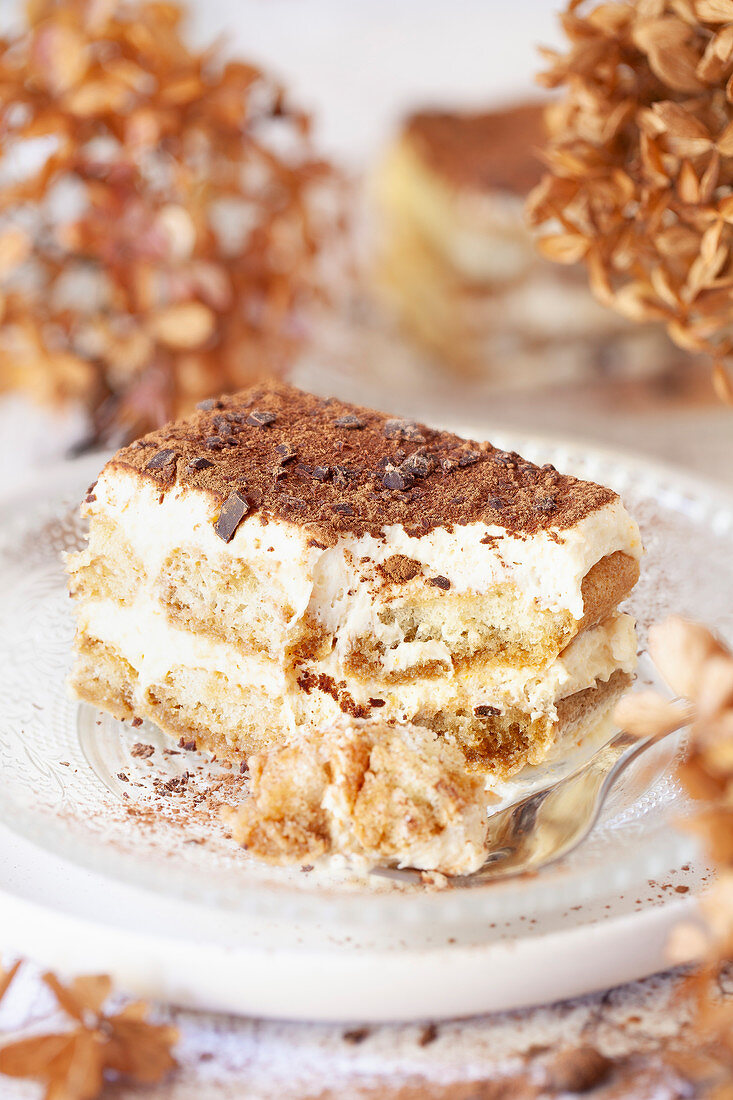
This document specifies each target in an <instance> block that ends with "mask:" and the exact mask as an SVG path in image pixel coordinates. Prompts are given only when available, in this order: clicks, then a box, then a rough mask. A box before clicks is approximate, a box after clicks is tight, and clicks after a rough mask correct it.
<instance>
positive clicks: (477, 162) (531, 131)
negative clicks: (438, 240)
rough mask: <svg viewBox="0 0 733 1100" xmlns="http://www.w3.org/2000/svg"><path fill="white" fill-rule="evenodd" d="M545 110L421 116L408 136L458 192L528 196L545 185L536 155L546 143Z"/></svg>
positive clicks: (525, 107) (534, 106)
mask: <svg viewBox="0 0 733 1100" xmlns="http://www.w3.org/2000/svg"><path fill="white" fill-rule="evenodd" d="M543 118H544V108H543V106H542V104H540V103H522V104H519V105H518V106H516V107H509V108H505V109H502V110H499V111H482V112H458V111H419V112H417V113H416V114H414V115H412V116H411V117H410V118H409V119H408V120H407V123H406V125H405V133H406V135H407V138H408V140H409V141H411V142H412V143H413V145H414V147H415V149H416V151H417V152H418V153H419V155H420V156H421V158H422V159H423V160H424V161H425V162H426V163H427V164H428V165H429V166H430V168H431V169H432V170H433V171H434V172H436V173H437V174H438V175H440V176H442V177H443V178H444V179H445V180H446V181H447V182H448V183H450V184H452V185H453V186H454V187H458V188H461V189H463V188H466V189H468V190H471V191H483V190H486V189H491V190H493V189H497V190H500V191H509V192H511V193H512V194H516V195H520V196H522V197H523V196H524V195H526V194H527V192H528V191H529V190H530V189H531V188H532V187H534V186H535V184H537V183H539V181H540V178H541V176H542V164H541V162H540V159H539V156H538V154H537V152H536V150H537V149H539V148H540V147H541V146H542V145H543V144H544V141H545V137H546V131H545V126H544V121H543Z"/></svg>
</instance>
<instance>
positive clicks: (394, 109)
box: [0, 0, 733, 483]
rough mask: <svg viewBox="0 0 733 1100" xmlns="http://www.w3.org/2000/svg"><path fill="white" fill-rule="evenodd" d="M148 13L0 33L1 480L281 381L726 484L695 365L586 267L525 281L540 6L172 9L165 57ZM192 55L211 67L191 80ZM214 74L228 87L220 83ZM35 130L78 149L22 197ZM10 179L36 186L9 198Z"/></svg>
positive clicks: (355, 0) (423, 2)
mask: <svg viewBox="0 0 733 1100" xmlns="http://www.w3.org/2000/svg"><path fill="white" fill-rule="evenodd" d="M157 8H158V9H159V10H158V12H157V15H155V17H154V18H153V17H151V16H150V6H148V7H146V6H145V5H141V4H135V3H128V4H120V5H117V4H115V3H114V2H113V0H66V2H59V3H53V2H52V0H38V2H36V3H34V4H32V5H30V7H29V8H28V9H27V8H26V6H25V5H24V4H21V3H19V2H16V0H6V2H5V3H4V4H3V5H2V6H1V8H0V33H3V34H5V35H6V36H7V37H6V43H5V51H4V63H5V66H6V70H7V68H8V66H9V68H10V71H11V80H10V86H9V85H8V81H7V80H6V81H5V82H4V83H3V86H2V90H0V96H2V99H0V105H2V109H3V117H4V123H5V129H4V140H3V144H2V148H1V150H0V291H1V292H2V295H3V306H4V312H3V315H2V320H1V321H0V440H1V442H0V468H1V469H2V471H3V472H4V473H5V474H6V476H7V474H12V476H13V478H14V480H17V479H19V478H20V479H22V478H24V477H27V476H31V475H32V473H33V471H34V470H35V469H36V468H37V467H38V466H39V465H42V464H43V463H44V462H48V461H60V460H62V459H63V458H64V457H65V456H66V455H67V454H69V452H70V451H71V452H74V451H79V450H82V449H85V448H90V447H101V448H109V447H113V446H116V445H119V443H120V442H122V441H123V440H124V439H125V438H129V437H130V436H132V435H135V434H138V433H139V432H140V431H143V430H147V429H149V428H150V427H152V426H154V424H155V423H157V422H159V421H160V420H161V419H164V418H165V417H166V416H169V415H175V414H178V413H180V412H183V411H185V410H186V409H187V408H189V407H192V405H193V404H194V403H195V401H196V400H200V399H201V398H202V397H205V396H207V395H209V394H211V393H215V392H219V391H221V390H226V389H232V388H236V386H237V385H242V384H246V382H247V381H248V380H250V378H252V377H256V376H258V375H260V374H263V373H268V372H270V371H274V372H276V373H280V374H286V375H287V376H290V377H293V378H294V379H295V380H296V381H298V382H299V383H301V384H303V385H305V386H307V387H310V388H312V389H316V390H318V391H322V392H330V393H337V394H339V396H343V397H345V398H349V399H353V400H357V401H362V402H364V403H369V404H375V405H379V406H382V407H384V408H386V409H390V410H393V411H395V412H403V413H410V414H411V415H417V416H420V417H422V418H425V419H428V420H432V421H434V422H441V423H446V424H450V425H451V426H458V427H465V428H466V430H468V431H472V432H474V433H481V434H488V435H490V434H491V432H492V431H496V430H501V429H512V430H514V429H518V430H521V431H528V432H532V433H539V434H551V435H554V436H573V437H576V438H583V439H588V440H591V441H593V442H594V443H596V444H598V443H600V444H604V445H608V446H613V447H621V448H624V449H631V450H635V451H638V452H644V453H646V454H649V455H652V456H655V457H657V458H660V459H662V460H665V461H673V462H676V463H678V464H680V465H682V466H684V467H686V468H687V469H688V470H689V471H691V472H693V473H695V472H697V473H701V474H705V475H706V476H711V477H713V478H714V479H717V480H719V481H723V482H726V483H731V481H733V473H731V470H732V468H733V462H732V461H731V458H733V442H732V439H733V432H732V431H731V412H730V410H729V409H726V408H724V407H723V406H721V405H720V403H719V402H718V401H717V399H716V398H715V396H714V394H713V390H712V386H711V385H710V379H709V366H708V364H705V363H694V362H693V361H692V360H690V359H689V358H688V357H687V356H686V355H684V354H683V353H681V352H679V351H678V350H677V349H676V348H674V347H673V346H672V345H671V344H670V343H669V341H668V340H667V337H666V335H665V334H664V333H663V332H662V331H661V330H660V329H656V328H653V327H651V326H645V327H644V328H641V327H639V326H632V325H631V324H630V323H626V322H623V321H620V320H619V319H618V318H617V317H616V316H615V315H611V314H610V313H609V312H608V311H606V310H604V309H602V308H601V307H600V306H599V305H598V304H597V303H595V301H594V300H592V298H591V296H590V293H589V291H588V290H587V284H586V279H585V272H584V270H583V269H582V268H580V267H579V266H576V267H573V266H571V267H567V266H562V267H561V266H557V265H552V264H549V263H548V262H547V261H543V260H539V259H537V258H536V254H535V251H534V248H533V244H532V239H531V237H530V234H529V232H528V230H526V228H525V226H524V222H523V214H522V210H523V203H524V200H525V198H526V194H527V192H528V190H529V189H530V187H531V186H532V184H533V183H535V182H537V180H538V179H539V178H540V174H541V167H540V164H539V160H538V157H537V151H538V149H539V148H540V146H541V140H542V138H541V108H540V106H539V98H540V96H541V93H540V91H539V89H538V88H537V87H536V85H535V84H534V75H535V73H536V72H537V70H538V69H539V68H540V67H541V59H540V58H539V55H538V53H537V47H538V46H539V45H540V44H543V45H558V44H559V43H561V41H562V39H561V35H560V32H559V24H558V18H557V9H558V5H557V3H556V2H554V0H521V4H515V5H508V4H506V3H504V2H500V0H483V2H479V0H460V2H459V3H451V2H449V0H419V2H418V0H399V2H394V0H349V3H346V4H338V3H335V2H334V0H205V2H204V0H189V3H188V4H187V5H185V6H184V11H185V14H186V18H185V22H184V24H183V25H182V26H180V27H176V28H175V31H174V32H171V33H174V34H175V35H179V34H180V35H181V37H182V39H183V40H185V42H187V43H188V44H189V47H190V52H189V53H188V54H186V55H185V56H184V55H182V54H181V53H180V52H179V49H178V46H175V47H173V46H171V45H170V44H169V45H167V46H164V43H163V40H164V39H165V37H166V35H167V31H166V35H163V34H161V33H160V31H159V30H158V32H156V31H155V29H154V27H153V24H154V22H155V19H158V20H161V19H162V20H163V23H162V24H161V26H162V25H164V24H165V25H166V26H167V25H169V24H170V26H173V24H174V22H175V20H174V19H173V16H172V14H171V12H172V8H171V6H168V8H165V6H164V5H158V6H157ZM164 9H165V11H167V14H165V12H164ZM28 11H30V12H31V23H30V29H29V21H28V18H29V17H28V14H27V12H28ZM123 11H124V12H126V14H125V17H124V18H125V19H126V20H127V22H128V24H129V23H130V22H131V23H132V24H133V25H135V24H136V23H139V25H140V27H141V28H142V30H140V31H139V33H136V34H132V33H130V34H129V35H128V37H127V38H125V40H124V43H122V38H120V37H119V36H118V37H117V38H115V36H114V35H111V34H110V29H109V28H110V27H111V26H112V25H113V23H114V20H116V19H118V18H122V16H121V15H120V13H121V12H123ZM161 13H163V14H161ZM150 18H153V24H150ZM110 20H112V23H110ZM51 26H52V27H53V34H51V33H49V27H51ZM59 26H61V27H62V31H61V32H59V31H58V27H59ZM151 27H153V31H152V33H151ZM128 30H129V26H128ZM143 32H145V33H143ZM115 33H116V32H115ZM125 33H126V34H127V31H126V32H125ZM145 34H147V35H148V40H146V39H145ZM110 39H113V40H114V44H113V45H110ZM156 39H157V43H158V45H157V46H156V45H155V42H156ZM146 42H147V44H146ZM214 42H216V43H218V49H219V50H220V54H221V57H220V59H219V60H217V61H216V62H214V61H213V60H212V59H211V56H210V55H209V54H207V55H206V56H205V57H204V58H203V60H202V58H201V56H200V51H201V50H203V49H204V48H205V47H208V46H210V45H211V43H214ZM121 43H122V45H121ZM146 51H147V52H146ZM80 56H81V57H83V60H79V57H80ZM120 59H122V60H124V62H125V65H124V66H123V65H121V64H120V63H119V62H120ZM231 59H238V60H239V61H245V62H246V63H247V66H248V69H247V73H244V72H243V71H242V70H241V69H239V70H237V72H234V71H233V70H232V72H231V73H229V75H228V76H227V77H226V79H225V81H224V85H222V87H218V85H217V81H219V79H220V75H219V74H220V73H221V72H222V71H226V70H225V69H224V68H223V66H224V65H225V62H226V61H227V60H231ZM249 66H257V67H258V69H259V70H261V74H258V75H256V76H253V75H252V72H251V71H250V70H249ZM184 72H185V73H186V74H188V75H187V76H186V79H183V77H182V76H181V74H182V73H184ZM191 73H195V74H197V78H198V76H202V75H203V76H205V79H204V80H203V84H202V87H203V86H204V85H206V87H205V88H204V90H203V91H201V89H199V90H198V91H196V89H193V90H191V91H189V90H188V89H187V87H186V80H187V79H189V77H190V74H191ZM151 74H152V77H153V80H152V81H151V80H150V79H149V78H150V77H151ZM230 78H231V79H230ZM109 81H112V85H113V91H112V93H111V94H109V95H108V91H109V83H108V82H109ZM176 81H177V82H178V83H176ZM227 81H228V83H227ZM173 85H175V94H174V93H173V92H171V94H170V95H169V96H168V98H167V100H166V101H165V103H161V94H162V90H165V88H166V86H168V87H169V88H170V87H171V86H173ZM212 85H216V88H215V92H212V91H211V87H212ZM280 85H282V88H283V89H284V93H283V92H282V90H280V89H279V86H280ZM222 88H223V91H222ZM100 89H101V98H100ZM181 89H182V90H181ZM220 93H221V94H220ZM224 93H225V94H224ZM95 96H96V97H97V98H96V99H95ZM105 96H106V97H107V98H105ZM197 96H198V97H199V98H198V99H197ZM202 96H203V98H201V97H202ZM282 96H284V100H285V101H287V103H288V104H290V105H292V113H291V114H289V113H288V111H289V110H290V108H286V110H285V111H283V109H282V103H281V97H282ZM207 97H208V98H207ZM199 100H200V101H199ZM265 101H266V102H267V105H265V106H263V104H264V103H265ZM245 102H246V104H247V106H246V109H244V110H242V111H241V112H240V110H239V106H240V105H241V104H242V103H245ZM202 104H203V106H202ZM518 107H519V108H520V109H519V111H518V112H517V108H518ZM156 112H157V114H156ZM50 115H53V117H52V118H51V121H50V122H49V116H50ZM164 115H165V118H164V120H163V116H164ZM305 115H307V116H308V118H309V120H310V128H309V130H308V136H307V137H306V138H304V137H303V134H304V133H305V128H306V127H305V123H304V121H303V120H304V116H305ZM29 117H31V118H32V119H33V120H34V124H35V127H36V129H35V130H32V129H29V128H28V127H29V122H28V119H29ZM151 117H152V118H153V119H154V120H157V121H155V125H153V124H152V123H151V122H150V119H151ZM70 119H71V122H69V120H70ZM202 119H203V121H202ZM131 120H132V121H131ZM161 120H163V121H161ZM222 120H223V121H222ZM49 126H50V127H51V128H52V129H53V128H54V127H56V128H57V129H58V128H59V127H60V128H61V129H62V130H63V132H64V135H65V139H66V137H68V135H69V133H71V135H72V136H71V139H70V140H71V143H72V145H73V151H72V152H71V153H69V154H68V155H67V153H66V152H65V153H64V155H63V156H62V157H60V158H59V161H60V163H59V165H58V166H57V168H56V170H55V177H54V178H49V176H48V175H46V176H45V177H44V178H43V179H42V180H41V176H43V173H44V169H43V167H42V166H41V162H34V161H33V158H32V156H31V157H30V159H29V155H28V150H27V145H28V143H29V135H31V136H33V135H37V134H38V133H43V134H46V133H47V131H48V129H49ZM155 126H158V129H157V130H156V129H155ZM24 127H26V129H24ZM146 127H148V129H146ZM166 127H167V128H168V129H167V130H166ZM217 127H219V129H217ZM222 127H223V129H222ZM278 128H279V131H280V132H279V133H275V132H274V131H275V129H278ZM225 130H226V135H227V136H226V140H224V139H223V138H222V140H221V141H220V140H219V139H218V137H217V134H218V133H224V131H225ZM141 135H142V136H141ZM161 135H162V136H161ZM240 135H241V136H242V138H243V141H242V146H241V148H238V149H236V151H234V152H233V150H234V149H235V145H236V143H237V141H239V137H240ZM253 135H254V136H253ZM33 139H34V140H37V138H36V137H34V138H33ZM44 140H45V139H44ZM197 142H198V145H197ZM248 143H249V144H248ZM304 143H305V144H304ZM306 146H307V148H306ZM203 148H205V150H206V151H205V154H204V153H202V152H201V149H203ZM197 150H198V151H197ZM253 150H256V152H257V154H258V157H259V159H258V160H257V163H256V164H253V156H254V153H253ZM260 154H262V155H260ZM44 155H46V154H44ZM197 158H198V160H197ZM232 163H234V166H235V168H236V173H235V172H234V171H233V170H232ZM29 165H30V167H29ZM293 165H295V167H293ZM235 175H236V182H235V183H232V180H233V179H234V176H235ZM29 176H30V178H31V179H32V180H34V182H35V183H36V184H38V186H37V187H35V190H34V189H32V188H30V189H29V190H28V192H27V193H26V194H24V195H22V196H18V195H17V194H13V195H10V194H9V190H10V189H11V188H12V187H13V186H15V184H17V182H18V180H19V179H24V180H27V179H28V178H29ZM51 176H53V173H51ZM69 180H71V181H72V183H73V186H74V187H75V188H76V191H75V192H74V194H75V195H76V199H75V200H74V201H72V200H71V199H70V198H69V196H70V195H71V193H72V188H71V187H70V186H69ZM79 180H81V191H80V188H79ZM161 180H162V181H163V182H161ZM60 184H63V187H62V186H59V185H60ZM64 188H66V190H64ZM67 191H68V194H67ZM59 193H61V194H62V195H63V198H62V199H61V200H60V199H59ZM79 193H81V194H83V196H84V198H83V202H81V201H80V200H79V201H77V200H78V199H79ZM74 202H76V203H77V205H76V206H74ZM65 203H66V205H65ZM84 204H86V206H85V205H84ZM72 207H73V212H72V210H71V208H72ZM305 209H307V210H308V215H307V217H306V215H305V214H304V213H303V211H304V210H305ZM253 225H254V229H253V228H252V226H253ZM243 242H244V243H243ZM28 268H29V269H30V273H29V272H28V270H26V269H28ZM69 271H72V272H73V277H71V278H67V276H68V273H69ZM75 280H76V281H75ZM70 286H71V289H69V287H70ZM100 288H101V289H100ZM182 334H183V335H182Z"/></svg>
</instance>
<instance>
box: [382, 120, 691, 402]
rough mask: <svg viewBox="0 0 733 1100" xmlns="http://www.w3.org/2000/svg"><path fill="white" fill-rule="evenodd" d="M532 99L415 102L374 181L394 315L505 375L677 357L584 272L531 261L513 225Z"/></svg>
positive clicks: (567, 374) (654, 364) (531, 151)
mask: <svg viewBox="0 0 733 1100" xmlns="http://www.w3.org/2000/svg"><path fill="white" fill-rule="evenodd" d="M543 112H544V108H543V106H542V105H540V104H539V103H527V104H520V105H517V106H513V107H507V108H503V109H500V110H494V111H482V112H463V113H461V112H457V111H419V112H417V113H415V114H413V115H412V116H410V117H409V118H408V119H407V120H406V121H405V124H404V126H403V128H402V131H401V133H400V134H399V136H398V138H397V140H396V141H395V143H394V144H393V146H392V148H391V150H390V151H389V153H388V155H387V157H386V158H385V160H384V162H383V164H382V165H381V168H380V171H379V174H378V177H377V179H376V187H375V189H376V197H377V201H378V204H379V208H380V213H381V218H380V221H381V242H380V247H379V250H378V252H379V254H378V257H377V278H378V282H379V283H380V284H381V286H382V287H383V288H384V291H385V294H386V296H387V298H388V300H389V302H390V303H391V305H392V307H393V308H394V309H395V310H396V312H397V314H398V315H399V317H400V318H401V319H402V322H403V323H404V325H405V327H406V328H407V329H408V330H409V331H410V332H411V333H412V335H413V336H414V337H416V338H417V339H418V340H419V341H420V342H421V343H422V344H424V345H426V346H427V347H428V348H430V349H431V350H432V351H433V352H435V353H437V356H438V358H439V359H441V360H442V361H443V362H445V363H448V364H450V365H452V366H453V367H454V368H455V369H457V370H458V371H460V372H462V373H464V374H469V375H486V376H490V377H491V378H492V379H493V380H495V381H498V382H501V383H506V384H511V385H516V384H522V383H525V384H526V383H531V382H537V381H543V380H544V381H549V382H553V381H554V382H557V381H566V380H570V379H582V378H584V377H588V376H593V375H597V374H608V373H618V374H624V375H629V374H637V375H638V374H645V373H650V372H653V371H660V370H663V369H666V368H668V367H669V365H670V363H671V362H673V360H674V358H675V356H674V352H673V349H672V345H671V343H670V342H669V341H668V340H667V338H666V336H665V334H664V331H663V329H662V328H661V327H660V326H639V325H632V324H631V323H630V322H627V321H625V320H623V319H622V318H620V317H618V316H617V315H614V314H613V313H612V311H610V310H608V309H606V308H604V307H603V306H601V305H600V304H599V303H598V302H596V300H595V299H594V298H593V296H592V294H591V293H590V291H589V289H588V285H587V276H586V273H585V270H584V269H583V268H581V267H580V265H578V264H575V265H571V266H569V267H559V266H558V265H555V264H551V263H549V262H547V261H544V260H542V259H541V258H540V257H539V256H538V254H537V252H536V251H535V247H534V244H533V240H532V237H531V235H530V233H529V231H528V229H527V228H526V226H525V222H524V217H523V206H524V200H525V199H526V196H527V194H528V192H529V191H530V190H531V188H532V187H533V186H534V185H535V184H536V183H539V180H540V177H541V173H542V164H541V162H540V160H539V156H538V150H539V149H540V148H541V147H542V145H543V144H544V140H545V131H544V123H543Z"/></svg>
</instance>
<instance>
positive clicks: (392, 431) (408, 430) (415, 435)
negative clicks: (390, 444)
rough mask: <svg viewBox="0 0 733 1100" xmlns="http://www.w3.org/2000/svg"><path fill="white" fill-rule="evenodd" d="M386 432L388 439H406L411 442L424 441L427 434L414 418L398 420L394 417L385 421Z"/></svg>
mask: <svg viewBox="0 0 733 1100" xmlns="http://www.w3.org/2000/svg"><path fill="white" fill-rule="evenodd" d="M384 434H385V435H386V437H387V439H406V440H409V441H410V442H411V443H424V442H425V436H424V435H423V434H422V432H421V430H420V425H419V424H416V423H415V421H414V420H397V419H395V418H392V419H390V420H386V421H385V423H384Z"/></svg>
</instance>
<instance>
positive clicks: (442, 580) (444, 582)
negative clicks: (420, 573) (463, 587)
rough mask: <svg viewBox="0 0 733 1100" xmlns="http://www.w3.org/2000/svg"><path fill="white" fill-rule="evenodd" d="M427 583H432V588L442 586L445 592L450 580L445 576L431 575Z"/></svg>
mask: <svg viewBox="0 0 733 1100" xmlns="http://www.w3.org/2000/svg"><path fill="white" fill-rule="evenodd" d="M428 584H432V585H433V587H434V588H442V589H443V591H444V592H447V591H448V589H449V588H450V581H449V580H448V578H447V577H431V578H430V579H429V581H428Z"/></svg>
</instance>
